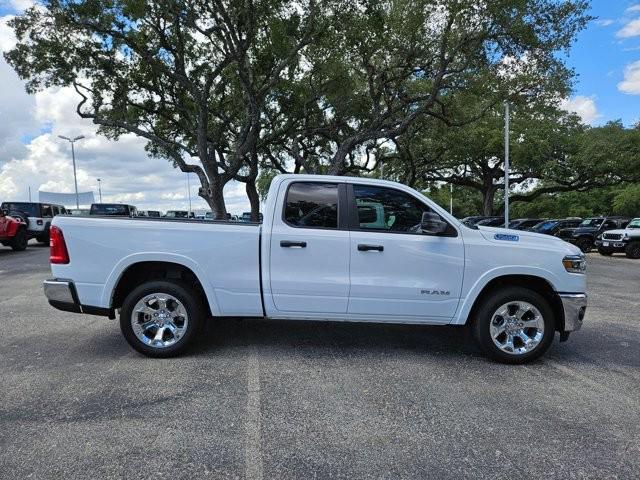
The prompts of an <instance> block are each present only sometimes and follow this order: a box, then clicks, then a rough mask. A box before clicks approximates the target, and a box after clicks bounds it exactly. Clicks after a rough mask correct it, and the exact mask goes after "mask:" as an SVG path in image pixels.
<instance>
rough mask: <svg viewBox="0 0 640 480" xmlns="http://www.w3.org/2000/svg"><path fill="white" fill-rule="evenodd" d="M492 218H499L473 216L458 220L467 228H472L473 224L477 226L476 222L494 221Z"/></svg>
mask: <svg viewBox="0 0 640 480" xmlns="http://www.w3.org/2000/svg"><path fill="white" fill-rule="evenodd" d="M494 218H500V217H497V216H488V215H475V216H472V217H464V218H463V219H462V220H460V221H461V222H462V223H464V224H465V225H466V226H468V227H473V226H474V225H475V224H477V223H478V222H481V221H483V220H490V219H494Z"/></svg>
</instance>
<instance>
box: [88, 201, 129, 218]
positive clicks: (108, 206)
mask: <svg viewBox="0 0 640 480" xmlns="http://www.w3.org/2000/svg"><path fill="white" fill-rule="evenodd" d="M89 213H90V214H91V215H126V216H128V215H129V208H128V207H127V205H118V204H117V203H94V204H93V205H91V211H90V212H89Z"/></svg>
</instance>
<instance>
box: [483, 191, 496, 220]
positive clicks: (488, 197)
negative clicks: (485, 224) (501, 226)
mask: <svg viewBox="0 0 640 480" xmlns="http://www.w3.org/2000/svg"><path fill="white" fill-rule="evenodd" d="M495 193H496V188H495V187H494V186H493V185H491V186H489V187H487V186H485V188H484V190H483V192H482V214H483V215H487V216H491V215H493V197H494V195H495Z"/></svg>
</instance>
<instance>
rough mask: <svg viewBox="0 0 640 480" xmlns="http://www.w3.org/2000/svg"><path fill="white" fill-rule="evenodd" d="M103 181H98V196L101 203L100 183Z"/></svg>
mask: <svg viewBox="0 0 640 480" xmlns="http://www.w3.org/2000/svg"><path fill="white" fill-rule="evenodd" d="M101 181H102V179H100V178H99V179H98V195H99V196H100V203H102V188H101V187H100V182H101Z"/></svg>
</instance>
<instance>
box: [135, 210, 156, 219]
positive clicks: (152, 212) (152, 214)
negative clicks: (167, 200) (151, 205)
mask: <svg viewBox="0 0 640 480" xmlns="http://www.w3.org/2000/svg"><path fill="white" fill-rule="evenodd" d="M138 216H139V217H152V218H160V216H161V215H160V212H159V211H158V210H138Z"/></svg>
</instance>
